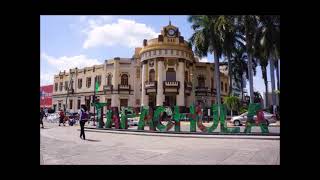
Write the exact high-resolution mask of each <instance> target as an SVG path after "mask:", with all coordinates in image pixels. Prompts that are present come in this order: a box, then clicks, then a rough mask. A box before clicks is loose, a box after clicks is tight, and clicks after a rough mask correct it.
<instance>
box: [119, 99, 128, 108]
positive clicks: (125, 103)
mask: <svg viewBox="0 0 320 180" xmlns="http://www.w3.org/2000/svg"><path fill="white" fill-rule="evenodd" d="M121 107H128V99H120V108H121Z"/></svg>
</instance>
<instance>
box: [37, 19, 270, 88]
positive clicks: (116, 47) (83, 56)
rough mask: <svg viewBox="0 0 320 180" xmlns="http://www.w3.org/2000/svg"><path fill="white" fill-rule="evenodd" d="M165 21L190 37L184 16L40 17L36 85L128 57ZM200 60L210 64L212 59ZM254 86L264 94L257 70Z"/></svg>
mask: <svg viewBox="0 0 320 180" xmlns="http://www.w3.org/2000/svg"><path fill="white" fill-rule="evenodd" d="M169 18H170V19H171V22H172V24H173V25H175V26H177V27H178V28H179V30H180V32H181V35H182V36H184V38H185V39H186V40H187V39H189V38H190V37H191V35H192V32H193V30H192V29H191V24H190V23H189V22H188V21H187V18H188V16H176V15H174V16H173V15H171V16H169V15H165V16H41V17H40V48H41V54H40V64H41V65H40V85H48V84H52V83H53V76H54V74H58V73H59V71H63V70H66V71H68V70H69V69H70V68H75V67H78V68H82V67H85V66H92V65H94V64H101V63H103V62H104V60H106V59H110V58H113V57H129V58H130V57H132V55H133V53H134V48H135V47H138V46H140V47H141V46H142V41H143V39H150V38H154V37H157V35H158V34H159V33H160V31H161V29H162V27H163V26H166V25H168V23H169ZM202 61H209V62H213V57H212V55H209V56H208V57H206V58H203V59H202ZM268 79H269V80H270V72H269V67H268ZM254 87H255V88H254V89H255V90H258V91H259V92H260V93H262V92H264V91H265V88H264V83H263V79H262V75H261V71H260V67H258V68H257V75H256V76H255V77H254ZM247 89H249V88H248V84H247ZM270 89H271V85H270V83H269V91H270Z"/></svg>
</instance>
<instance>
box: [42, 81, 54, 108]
mask: <svg viewBox="0 0 320 180" xmlns="http://www.w3.org/2000/svg"><path fill="white" fill-rule="evenodd" d="M52 92H53V85H48V86H40V107H51V106H52Z"/></svg>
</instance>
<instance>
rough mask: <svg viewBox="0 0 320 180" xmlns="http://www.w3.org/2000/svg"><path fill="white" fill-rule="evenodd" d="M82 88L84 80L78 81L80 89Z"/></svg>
mask: <svg viewBox="0 0 320 180" xmlns="http://www.w3.org/2000/svg"><path fill="white" fill-rule="evenodd" d="M81 88H82V79H78V89H81Z"/></svg>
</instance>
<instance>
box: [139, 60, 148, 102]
mask: <svg viewBox="0 0 320 180" xmlns="http://www.w3.org/2000/svg"><path fill="white" fill-rule="evenodd" d="M146 80H147V61H146V60H145V61H143V62H142V72H141V81H142V82H141V85H142V89H141V106H148V102H149V97H148V96H147V95H146V88H145V82H146Z"/></svg>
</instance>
